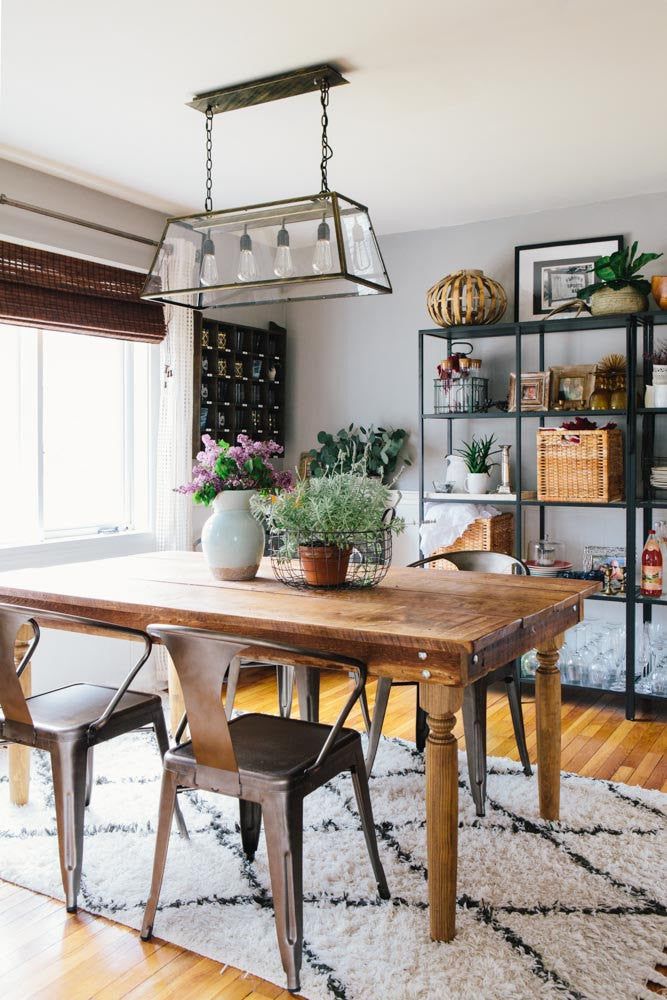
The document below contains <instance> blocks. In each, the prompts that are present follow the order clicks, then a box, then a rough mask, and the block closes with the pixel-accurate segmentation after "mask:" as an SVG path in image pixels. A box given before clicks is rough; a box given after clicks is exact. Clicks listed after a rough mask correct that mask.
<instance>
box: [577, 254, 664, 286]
mask: <svg viewBox="0 0 667 1000" xmlns="http://www.w3.org/2000/svg"><path fill="white" fill-rule="evenodd" d="M658 257H662V254H661V253H640V254H639V255H637V241H636V240H635V242H634V243H633V244H632V246H631V247H630V248H628V247H625V248H624V249H623V250H617V251H616V253H612V254H611V255H610V256H609V257H600V258H599V259H598V260H596V261H595V265H594V268H595V277H596V278H597V279H598V281H596V282H594V283H593V284H592V285H586V287H585V288H582V289H581V291H580V292H579V298H580V299H588V298H590V297H591V295H593V294H594V293H595V292H599V291H600V290H601V289H603V288H613V289H615V290H617V291H618V289H620V288H627V287H628V286H629V287H630V288H634V289H635V290H636V291H638V292H640V293H641V294H642V295H648V293H649V292H650V290H651V284H650V282H649V281H647V280H646V278H644V277H643V275H641V274H639V273H638V272H639V271H641V269H642V267H644V266H645V265H646V264H648V263H650V261H652V260H657V259H658Z"/></svg>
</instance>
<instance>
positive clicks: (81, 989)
mask: <svg viewBox="0 0 667 1000" xmlns="http://www.w3.org/2000/svg"><path fill="white" fill-rule="evenodd" d="M347 690H348V682H347V680H346V679H345V678H344V677H341V676H338V675H335V676H334V675H326V674H324V675H323V678H322V696H321V717H322V720H323V721H325V722H333V720H334V718H335V717H336V715H337V713H338V711H339V709H340V705H341V703H342V699H343V696H344V695H345V694H346V692H347ZM372 696H373V685H372V684H370V685H369V700H370V701H371V702H372ZM236 703H237V706H238V708H240V709H242V710H245V711H249V710H254V711H267V712H275V711H276V687H275V681H274V678H273V673H272V671H257V670H253V671H250V670H247V671H244V672H243V673H242V677H241V683H240V685H239V691H238V695H237V702H236ZM414 713H415V694H414V690H413V689H412V688H394V690H393V691H392V694H391V698H390V701H389V709H388V711H387V717H386V727H385V732H386V733H387V734H388V735H392V736H402V737H405V738H406V739H414ZM524 716H525V720H526V730H527V733H528V748H529V751H530V754H531V758H532V759H533V760H534V759H535V706H534V702H533V700H532V698H531V697H530V696H528V697H526V698H525V699H524ZM488 720H489V721H488V752H489V754H490V755H497V756H506V757H512V758H516V747H515V744H514V738H513V732H512V723H511V719H510V715H509V711H508V708H507V699H506V698H505V695H504V693H503V691H502V689H498V690H497V691H495V690H492V691H491V692H490V694H489V711H488ZM351 721H352V724H353V725H356V726H357V727H358V728H361V717H360V714H359V712H358V711H357V712H356V714H355V715H353V717H352V720H351ZM664 723H665V716H664V714H663V715H662V716H661V718H658V715H657V713H656V711H653V712H649V713H645V717H644V720H643V721H641V722H627V721H626V720H625V717H624V714H623V707H622V704H621V701H620V698H619V697H618V696H617V695H597V694H595V693H592V692H580V693H578V694H577V697H576V699H573V698H569V697H566V698H564V701H563V756H562V766H563V769H564V770H571V771H576V772H577V773H579V774H585V775H589V776H590V777H595V778H607V779H614V780H616V781H624V782H627V783H628V784H637V785H642V786H644V787H646V788H659V789H662V790H663V791H667V727H666V726H665V724H664ZM455 733H456V735H457V736H458V737H459V739H460V740H461V742H462V736H463V732H462V727H461V722H460V718H459V719H458V720H457V726H456V729H455ZM2 794H6V790H5V791H3V793H2ZM54 850H55V844H54ZM0 940H2V950H1V952H0V984H1V985H0V995H1V996H2V997H3V1000H28V998H30V1000H65V998H66V1000H92V998H95V1000H120V998H121V997H127V998H132V1000H138V998H141V997H147V998H160V1000H165V998H168V997H173V998H176V997H178V1000H212V998H220V1000H288V998H289V997H291V994H290V993H288V992H287V991H285V990H283V989H282V988H281V987H278V986H275V985H273V984H271V983H267V982H265V981H263V980H260V979H257V978H256V977H254V976H248V975H246V974H245V973H244V972H243V971H241V970H239V969H233V968H229V967H225V966H221V965H220V963H218V962H214V961H211V960H210V959H207V958H201V957H200V956H199V955H195V954H193V953H191V952H188V951H184V950H183V949H182V948H177V947H175V946H174V945H171V944H167V943H166V942H163V941H160V940H159V939H155V940H154V941H151V942H150V943H147V944H145V943H143V942H141V941H140V940H139V938H138V936H137V934H136V932H135V931H132V930H130V929H129V928H127V927H123V926H121V925H120V924H114V923H111V922H110V921H108V920H105V919H103V918H101V917H92V916H90V915H89V914H87V913H84V912H80V913H78V914H75V915H70V914H67V913H66V912H65V909H64V906H63V904H62V903H58V902H55V901H54V900H52V899H49V898H47V897H45V896H40V895H37V894H35V893H32V892H29V891H28V890H26V889H21V888H18V887H17V886H14V885H11V884H9V883H2V882H0ZM662 971H663V974H665V970H662ZM654 992H656V993H660V992H661V991H660V990H659V989H657V988H655V989H654ZM662 995H667V991H662ZM368 1000H374V998H368ZM383 1000H389V998H383ZM395 1000H404V998H395ZM405 1000H407V998H405ZM480 1000H493V998H492V997H486V998H480Z"/></svg>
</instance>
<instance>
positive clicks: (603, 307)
mask: <svg viewBox="0 0 667 1000" xmlns="http://www.w3.org/2000/svg"><path fill="white" fill-rule="evenodd" d="M647 309H648V299H647V298H646V296H645V295H642V293H641V292H638V291H637V289H636V288H631V287H630V285H628V286H627V287H626V288H601V289H600V291H599V292H593V294H592V295H591V313H592V314H593V316H613V315H615V314H616V313H636V312H645V311H646V310H647Z"/></svg>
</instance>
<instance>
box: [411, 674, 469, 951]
mask: <svg viewBox="0 0 667 1000" xmlns="http://www.w3.org/2000/svg"><path fill="white" fill-rule="evenodd" d="M419 701H420V704H421V706H422V707H423V708H424V709H425V710H426V713H427V715H428V728H429V733H428V739H427V741H426V847H427V859H428V860H427V863H428V900H429V916H430V921H431V937H432V939H433V940H434V941H451V940H452V938H453V937H454V934H455V930H456V867H457V841H458V821H459V784H458V759H457V758H458V754H457V747H458V744H457V739H456V737H455V736H454V734H453V732H452V730H453V728H454V723H455V722H456V719H455V716H454V713H455V712H457V711H458V710H459V709H460V708H461V705H462V703H463V688H459V687H444V686H443V685H439V684H420V685H419Z"/></svg>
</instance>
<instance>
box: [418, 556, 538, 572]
mask: <svg viewBox="0 0 667 1000" xmlns="http://www.w3.org/2000/svg"><path fill="white" fill-rule="evenodd" d="M441 559H442V560H445V561H446V562H449V563H452V564H453V565H454V566H456V568H457V569H461V570H467V571H468V572H472V573H512V574H516V575H517V576H528V575H529V570H528V567H527V566H526V565H524V563H522V562H521V560H520V559H515V558H514V556H508V555H505V553H504V552H486V551H482V550H479V551H478V550H473V551H470V552H465V551H461V552H444V553H442V554H439V555H434V556H431V557H430V558H428V557H427V558H426V559H419V560H418V561H417V562H414V563H411V564H410V565H411V566H431V565H433V564H434V563H436V562H437V561H438V560H441Z"/></svg>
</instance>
